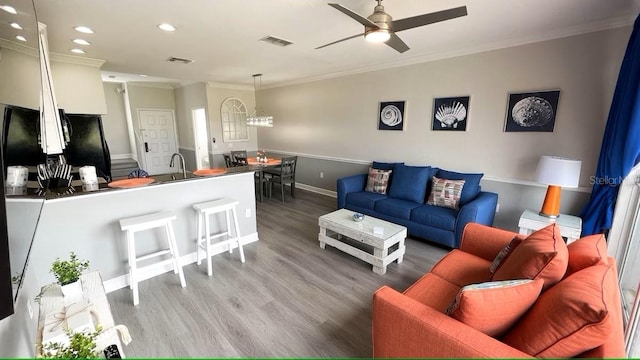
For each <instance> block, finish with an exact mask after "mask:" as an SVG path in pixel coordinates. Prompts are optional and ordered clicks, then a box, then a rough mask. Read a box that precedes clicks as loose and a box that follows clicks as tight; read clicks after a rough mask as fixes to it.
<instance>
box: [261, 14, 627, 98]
mask: <svg viewBox="0 0 640 360" xmlns="http://www.w3.org/2000/svg"><path fill="white" fill-rule="evenodd" d="M635 18H636V15H629V16H623V17H618V18H613V19H607V20H604V21H597V22H591V23H587V24H580V25H577V26H572V27H568V28H563V29H559V30H552V31H548V32H546V33H540V34H536V35H533V36H528V37H519V38H511V39H506V40H501V41H496V42H493V43H488V44H482V45H478V46H470V47H465V48H459V49H452V50H449V51H444V52H437V53H435V52H431V53H422V54H419V55H415V56H407V57H403V58H402V59H399V60H394V61H387V62H382V63H378V64H373V65H367V66H360V67H355V68H351V69H347V70H344V71H338V72H334V73H330V74H323V75H318V76H312V77H307V78H303V79H296V80H291V81H284V82H279V83H272V84H269V85H263V86H262V89H272V88H278V87H285V86H291V85H299V84H305V83H310V82H314V81H320V80H328V79H334V78H338V77H342V76H348V75H355V74H362V73H367V72H373V71H380V70H386V69H391V68H396V67H402V66H409V65H415V64H420V63H426V62H430V61H436V60H444V59H450V58H454V57H458V56H464V55H471V54H477V53H482V52H487V51H493V50H500V49H506V48H510V47H516V46H522V45H527V44H532V43H537V42H542V41H549V40H555V39H561V38H566V37H571V36H577V35H583V34H588V33H593V32H597V31H604V30H610V29H616V28H620V27H624V26H631V25H633V23H634V21H635Z"/></svg>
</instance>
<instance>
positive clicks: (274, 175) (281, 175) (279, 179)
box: [265, 156, 298, 203]
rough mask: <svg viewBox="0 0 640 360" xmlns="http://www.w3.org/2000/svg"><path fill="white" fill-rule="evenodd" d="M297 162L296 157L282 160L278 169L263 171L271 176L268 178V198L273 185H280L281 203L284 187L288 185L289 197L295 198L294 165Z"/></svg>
mask: <svg viewBox="0 0 640 360" xmlns="http://www.w3.org/2000/svg"><path fill="white" fill-rule="evenodd" d="M297 162H298V157H297V156H292V157H285V158H282V163H281V164H280V168H279V169H269V170H265V172H266V173H268V174H269V175H271V176H270V177H269V180H268V181H269V197H271V192H272V191H273V184H279V185H280V195H281V196H282V202H283V203H284V186H285V185H289V187H290V188H291V197H293V198H295V197H296V195H295V191H296V163H297Z"/></svg>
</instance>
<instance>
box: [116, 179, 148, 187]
mask: <svg viewBox="0 0 640 360" xmlns="http://www.w3.org/2000/svg"><path fill="white" fill-rule="evenodd" d="M154 181H155V180H154V179H153V178H132V179H122V180H116V181H112V182H110V183H108V184H107V186H109V187H111V188H132V187H138V186H146V185H149V184H151V183H152V182H154Z"/></svg>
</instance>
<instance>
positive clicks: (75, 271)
mask: <svg viewBox="0 0 640 360" xmlns="http://www.w3.org/2000/svg"><path fill="white" fill-rule="evenodd" d="M88 268H89V261H87V260H79V259H78V256H77V255H76V254H75V253H74V252H73V251H72V252H71V253H70V255H69V260H61V259H60V258H56V260H55V261H54V262H53V264H51V273H53V275H54V276H55V277H56V279H57V280H58V284H60V286H61V287H62V293H63V294H64V295H65V296H72V295H77V294H78V293H82V286H81V284H80V282H79V281H78V280H79V279H80V275H82V272H83V271H85V270H87V269H88Z"/></svg>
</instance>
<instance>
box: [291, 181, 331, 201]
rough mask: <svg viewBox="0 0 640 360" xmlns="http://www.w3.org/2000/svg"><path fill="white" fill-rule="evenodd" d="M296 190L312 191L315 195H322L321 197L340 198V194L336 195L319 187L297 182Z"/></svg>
mask: <svg viewBox="0 0 640 360" xmlns="http://www.w3.org/2000/svg"><path fill="white" fill-rule="evenodd" d="M296 188H298V189H302V190H307V191H311V192H313V193H316V194H320V195H325V196H331V197H332V198H337V197H338V193H336V192H335V191H331V190H327V189H323V188H319V187H315V186H311V185H307V184H301V183H299V182H296Z"/></svg>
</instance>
